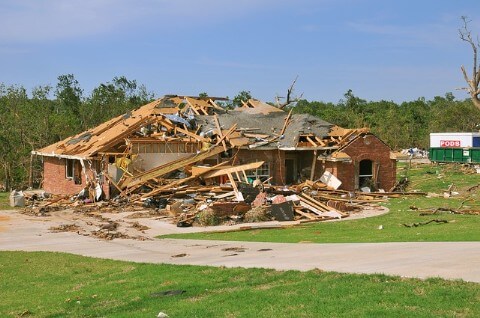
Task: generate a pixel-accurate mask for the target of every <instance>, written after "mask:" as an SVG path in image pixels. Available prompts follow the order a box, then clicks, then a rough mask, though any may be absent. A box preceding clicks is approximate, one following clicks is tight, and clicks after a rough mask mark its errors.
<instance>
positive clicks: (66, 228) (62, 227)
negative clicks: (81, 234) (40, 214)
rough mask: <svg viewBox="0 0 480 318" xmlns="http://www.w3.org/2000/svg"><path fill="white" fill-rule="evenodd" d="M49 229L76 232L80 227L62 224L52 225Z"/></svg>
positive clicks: (54, 231)
mask: <svg viewBox="0 0 480 318" xmlns="http://www.w3.org/2000/svg"><path fill="white" fill-rule="evenodd" d="M49 230H50V231H51V232H53V233H59V232H78V231H80V230H81V228H80V227H79V226H78V225H76V224H62V225H59V226H52V227H50V228H49Z"/></svg>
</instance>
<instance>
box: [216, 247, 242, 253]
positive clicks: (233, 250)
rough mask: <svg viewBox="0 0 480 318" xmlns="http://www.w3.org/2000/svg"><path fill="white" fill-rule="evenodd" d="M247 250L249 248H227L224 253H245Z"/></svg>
mask: <svg viewBox="0 0 480 318" xmlns="http://www.w3.org/2000/svg"><path fill="white" fill-rule="evenodd" d="M246 250H247V248H245V247H226V248H222V251H225V252H245V251H246Z"/></svg>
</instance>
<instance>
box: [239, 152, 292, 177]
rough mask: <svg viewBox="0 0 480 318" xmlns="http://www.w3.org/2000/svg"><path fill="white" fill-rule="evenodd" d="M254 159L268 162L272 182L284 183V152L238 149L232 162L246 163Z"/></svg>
mask: <svg viewBox="0 0 480 318" xmlns="http://www.w3.org/2000/svg"><path fill="white" fill-rule="evenodd" d="M255 161H265V162H268V163H270V175H271V176H272V180H270V182H271V183H272V184H284V179H285V165H284V162H285V152H284V151H279V150H247V149H240V150H239V151H238V153H237V155H236V161H235V162H234V164H246V163H250V162H255Z"/></svg>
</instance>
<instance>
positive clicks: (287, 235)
mask: <svg viewBox="0 0 480 318" xmlns="http://www.w3.org/2000/svg"><path fill="white" fill-rule="evenodd" d="M398 171H399V172H398V174H399V178H400V177H402V176H407V177H408V178H409V180H410V186H409V189H408V190H409V191H420V192H426V193H436V194H440V195H441V197H426V196H404V197H402V198H395V199H390V200H389V201H388V202H387V203H385V204H384V206H386V207H388V209H389V210H390V211H389V213H387V214H385V215H382V216H378V217H372V218H368V219H360V220H352V221H348V220H346V221H343V222H323V223H322V222H319V223H310V224H305V225H300V226H296V227H292V228H287V229H268V230H250V231H241V232H229V233H192V234H177V235H167V236H162V237H171V238H190V239H207V240H232V241H260V242H291V243H296V242H315V243H334V242H336V243H345V242H407V241H408V242H433V241H479V240H480V233H479V231H478V230H479V229H480V215H460V214H451V213H438V214H435V215H427V216H421V215H420V213H419V212H417V211H415V210H412V209H411V207H417V208H438V207H443V208H459V207H460V206H463V207H469V208H471V209H478V210H480V206H479V204H480V202H476V200H477V199H478V198H479V196H478V193H479V190H478V189H474V190H472V191H467V190H468V189H470V188H471V187H473V186H475V185H479V184H480V175H478V174H472V173H466V172H465V170H464V168H463V167H462V166H460V165H419V166H412V167H410V168H408V166H407V165H405V164H404V165H400V166H399V169H398ZM452 184H453V185H454V187H453V189H454V190H455V192H458V193H459V194H458V195H453V196H451V197H450V198H444V197H443V192H444V191H445V190H447V189H448V188H449V186H450V185H452ZM462 203H463V205H462ZM432 219H442V220H447V221H448V223H438V224H437V223H430V224H428V225H424V226H419V227H412V228H408V227H405V226H404V225H403V224H408V225H411V224H412V223H419V222H425V221H429V220H432ZM379 228H381V229H379Z"/></svg>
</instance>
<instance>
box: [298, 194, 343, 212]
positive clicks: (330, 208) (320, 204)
mask: <svg viewBox="0 0 480 318" xmlns="http://www.w3.org/2000/svg"><path fill="white" fill-rule="evenodd" d="M300 196H301V197H302V198H304V199H307V200H308V201H309V202H311V203H312V204H315V205H316V206H319V207H321V208H323V209H325V210H327V211H335V212H338V213H340V214H342V215H343V214H344V213H343V212H341V211H338V210H337V209H335V208H332V207H331V206H328V205H326V204H323V203H322V202H319V201H318V200H315V199H314V198H312V197H310V196H308V195H307V194H305V193H302V194H301V195H300Z"/></svg>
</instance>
